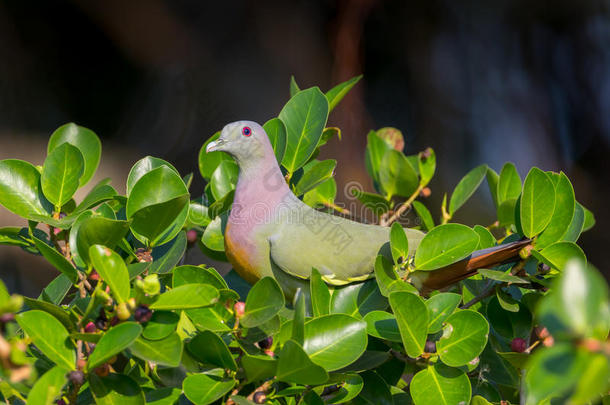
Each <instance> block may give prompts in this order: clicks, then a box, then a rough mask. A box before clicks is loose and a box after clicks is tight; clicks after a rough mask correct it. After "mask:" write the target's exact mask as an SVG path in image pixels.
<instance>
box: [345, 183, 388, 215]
mask: <svg viewBox="0 0 610 405" xmlns="http://www.w3.org/2000/svg"><path fill="white" fill-rule="evenodd" d="M351 193H352V195H353V196H354V197H356V198H357V199H358V201H360V202H361V203H362V204H363V205H364V206H365V207H366V208H368V209H370V210H372V211H373V214H375V215H381V214H383V213H384V212H387V211H388V210H389V209H390V203H389V201H388V200H387V199H386V198H384V197H383V196H382V195H379V194H374V193H367V192H365V191H359V190H357V189H355V188H354V189H352V190H351Z"/></svg>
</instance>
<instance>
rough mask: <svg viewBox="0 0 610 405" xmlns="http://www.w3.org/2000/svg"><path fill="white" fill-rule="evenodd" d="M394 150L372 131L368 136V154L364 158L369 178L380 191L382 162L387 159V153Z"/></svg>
mask: <svg viewBox="0 0 610 405" xmlns="http://www.w3.org/2000/svg"><path fill="white" fill-rule="evenodd" d="M390 150H392V147H391V146H390V145H389V144H388V143H387V142H385V141H384V140H383V139H381V138H380V137H379V136H378V135H377V133H376V132H375V131H370V132H369V133H368V135H367V145H366V152H365V156H364V163H365V166H366V171H367V172H368V173H369V176H371V178H372V179H373V183H374V184H375V189H377V191H380V188H379V186H380V182H379V168H380V166H381V162H382V161H383V159H384V158H385V155H386V153H388V152H389V151H390Z"/></svg>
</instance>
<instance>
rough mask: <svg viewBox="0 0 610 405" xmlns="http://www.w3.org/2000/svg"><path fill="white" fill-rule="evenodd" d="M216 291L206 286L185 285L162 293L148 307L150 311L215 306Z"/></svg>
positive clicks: (216, 299) (217, 295)
mask: <svg viewBox="0 0 610 405" xmlns="http://www.w3.org/2000/svg"><path fill="white" fill-rule="evenodd" d="M218 297H219V294H218V290H217V289H216V288H214V287H212V286H210V285H208V284H186V285H182V286H180V287H176V288H173V289H171V290H169V291H166V292H164V293H163V294H161V295H160V296H159V298H158V299H157V300H156V301H155V302H154V303H153V304H152V305H151V306H150V308H151V309H165V310H173V309H189V308H200V307H206V306H209V305H212V304H215V303H216V302H217V301H218Z"/></svg>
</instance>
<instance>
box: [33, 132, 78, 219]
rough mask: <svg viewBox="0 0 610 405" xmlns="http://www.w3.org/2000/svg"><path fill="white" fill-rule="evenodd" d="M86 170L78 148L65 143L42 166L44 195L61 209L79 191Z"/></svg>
mask: <svg viewBox="0 0 610 405" xmlns="http://www.w3.org/2000/svg"><path fill="white" fill-rule="evenodd" d="M84 169H85V162H84V160H83V155H81V153H80V151H79V150H78V149H77V148H76V147H74V146H72V145H70V144H69V143H63V144H61V145H60V146H58V147H57V148H55V149H53V150H52V151H51V153H49V155H48V156H47V158H46V159H45V161H44V165H43V166H42V174H41V177H40V184H41V186H42V191H43V192H44V195H45V196H46V197H47V199H48V200H49V201H50V202H51V203H53V204H55V206H56V207H58V208H60V207H61V206H62V205H64V204H65V203H67V202H68V201H70V198H72V196H73V195H74V193H75V192H76V190H77V189H78V186H79V180H80V178H81V176H82V175H83V173H84Z"/></svg>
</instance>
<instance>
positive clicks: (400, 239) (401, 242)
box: [390, 222, 409, 263]
mask: <svg viewBox="0 0 610 405" xmlns="http://www.w3.org/2000/svg"><path fill="white" fill-rule="evenodd" d="M390 247H391V249H392V258H393V259H394V263H399V261H400V260H401V259H402V260H403V261H404V260H406V258H407V257H408V256H409V240H408V239H407V234H406V232H405V230H404V229H403V228H402V226H401V225H400V224H399V223H398V222H394V223H393V224H392V228H391V229H390Z"/></svg>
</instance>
